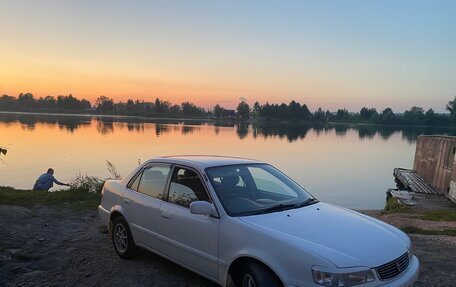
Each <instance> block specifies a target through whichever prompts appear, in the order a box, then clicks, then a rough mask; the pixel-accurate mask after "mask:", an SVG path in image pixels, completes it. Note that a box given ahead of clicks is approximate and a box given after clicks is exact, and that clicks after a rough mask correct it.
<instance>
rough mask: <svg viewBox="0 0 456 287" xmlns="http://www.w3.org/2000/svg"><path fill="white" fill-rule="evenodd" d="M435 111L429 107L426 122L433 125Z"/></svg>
mask: <svg viewBox="0 0 456 287" xmlns="http://www.w3.org/2000/svg"><path fill="white" fill-rule="evenodd" d="M435 118H436V116H435V113H434V110H433V109H429V110H427V111H426V113H425V114H424V121H425V122H426V124H428V125H432V124H434V123H435Z"/></svg>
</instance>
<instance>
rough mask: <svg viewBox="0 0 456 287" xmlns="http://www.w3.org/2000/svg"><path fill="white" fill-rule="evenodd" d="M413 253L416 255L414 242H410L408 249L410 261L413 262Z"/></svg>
mask: <svg viewBox="0 0 456 287" xmlns="http://www.w3.org/2000/svg"><path fill="white" fill-rule="evenodd" d="M413 255H415V248H413V243H410V247H409V250H408V256H409V262H412V259H413Z"/></svg>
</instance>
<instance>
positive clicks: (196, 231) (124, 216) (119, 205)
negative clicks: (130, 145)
mask: <svg viewBox="0 0 456 287" xmlns="http://www.w3.org/2000/svg"><path fill="white" fill-rule="evenodd" d="M98 209H99V214H100V216H101V218H102V220H103V222H104V223H105V224H106V225H107V226H108V227H109V231H110V235H111V238H112V242H113V246H114V249H115V251H116V252H117V254H118V255H119V256H120V257H122V258H131V257H132V256H134V254H135V252H136V250H137V249H138V247H142V248H145V249H147V250H150V251H152V252H155V253H157V254H159V255H160V256H163V257H165V258H167V259H169V260H171V261H173V262H175V263H177V264H179V265H182V266H184V267H185V268H188V269H190V270H192V271H194V272H196V273H198V274H200V275H201V276H204V277H206V278H208V279H210V280H212V281H214V282H216V283H218V284H220V285H222V286H226V284H227V282H228V281H230V282H233V283H234V284H235V285H237V286H301V287H304V286H411V285H412V284H413V283H414V282H415V280H416V279H417V277H418V270H419V262H418V259H417V258H416V257H415V256H414V255H413V251H412V244H411V241H410V239H409V237H408V236H407V235H406V234H405V233H403V232H402V231H400V230H398V229H396V228H395V227H393V226H391V225H388V224H386V223H384V222H381V221H379V220H376V219H374V218H371V217H368V216H366V215H363V214H360V213H357V212H354V211H352V210H349V209H345V208H341V207H338V206H334V205H331V204H327V203H322V202H319V201H318V200H316V199H315V198H314V197H313V196H312V195H310V194H309V193H308V192H307V191H305V190H304V189H303V188H302V187H300V186H299V185H298V184H296V183H295V182H294V181H293V180H291V179H290V178H288V177H287V176H286V175H284V174H283V173H282V172H280V171H279V170H277V169H276V168H274V167H272V166H271V165H269V164H266V163H263V162H260V161H255V160H249V159H240V158H231V157H217V156H173V157H161V158H156V159H152V160H149V161H147V162H145V163H144V164H142V165H141V166H139V167H138V168H136V169H135V170H134V171H133V172H132V173H131V174H129V175H128V176H126V177H125V178H124V179H122V180H109V181H107V182H106V183H105V185H104V187H103V191H102V200H101V205H100V206H99V208H98ZM229 277H230V278H231V280H228V278H229Z"/></svg>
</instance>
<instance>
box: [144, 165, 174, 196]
mask: <svg viewBox="0 0 456 287" xmlns="http://www.w3.org/2000/svg"><path fill="white" fill-rule="evenodd" d="M170 169H171V168H170V167H169V166H150V167H147V168H146V169H144V171H143V174H142V176H141V180H140V181H139V187H138V192H141V193H144V194H146V195H150V196H152V197H155V198H159V199H162V197H163V191H164V190H165V185H166V179H167V178H168V174H169V172H170Z"/></svg>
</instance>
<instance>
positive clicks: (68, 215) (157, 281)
mask: <svg viewBox="0 0 456 287" xmlns="http://www.w3.org/2000/svg"><path fill="white" fill-rule="evenodd" d="M411 238H412V240H413V242H414V245H415V254H416V255H417V256H418V258H419V259H420V261H421V271H420V276H419V280H418V281H417V283H416V284H415V286H456V283H455V282H456V273H454V267H455V266H456V242H455V241H454V240H453V239H454V237H453V238H450V237H447V236H426V235H412V236H411ZM0 286H216V285H215V284H213V283H212V282H210V281H208V280H206V279H204V278H202V277H200V276H198V275H196V274H194V273H192V272H190V271H187V270H185V269H184V268H181V267H179V266H177V265H175V264H173V263H171V262H169V261H167V260H165V259H162V258H160V257H159V256H156V255H154V254H152V253H150V252H146V251H142V252H141V253H140V254H139V256H138V257H136V258H135V259H133V260H129V261H126V260H122V259H120V258H119V257H118V256H117V255H116V254H115V252H114V250H113V248H112V246H111V241H110V240H109V238H108V234H107V232H106V229H105V228H103V227H102V225H101V223H100V221H99V219H98V215H97V213H96V211H89V212H87V211H86V212H84V213H82V212H75V211H71V210H67V209H53V208H49V207H44V206H39V207H35V208H31V209H28V208H25V207H19V206H7V205H0Z"/></svg>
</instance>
